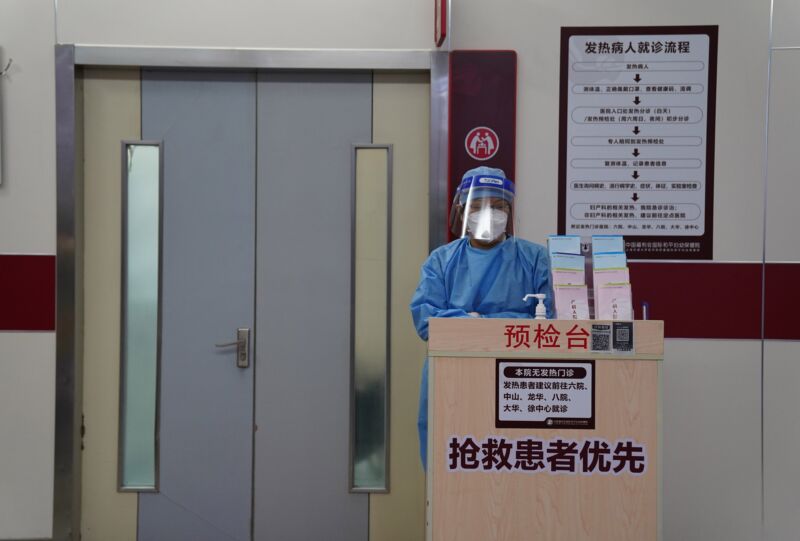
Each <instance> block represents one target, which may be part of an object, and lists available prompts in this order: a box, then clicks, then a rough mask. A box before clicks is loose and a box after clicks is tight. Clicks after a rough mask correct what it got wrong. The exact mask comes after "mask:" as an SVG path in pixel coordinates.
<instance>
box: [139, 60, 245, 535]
mask: <svg viewBox="0 0 800 541" xmlns="http://www.w3.org/2000/svg"><path fill="white" fill-rule="evenodd" d="M255 90H256V88H255V76H254V74H252V73H233V72H188V71H180V72H169V71H144V72H143V73H142V137H143V138H144V139H163V141H164V147H163V152H164V216H163V235H164V239H163V263H162V265H163V269H162V320H163V323H162V330H161V332H162V335H161V384H160V396H161V403H160V423H161V425H160V450H161V454H160V493H158V494H142V495H140V500H139V539H140V540H141V541H149V540H153V541H164V540H167V539H169V540H170V541H182V540H187V541H202V540H206V539H207V540H209V541H210V540H220V539H234V540H239V541H244V540H247V539H250V531H251V501H252V477H251V471H252V470H251V468H252V427H253V370H252V368H247V369H241V368H237V367H236V356H235V354H236V348H235V347H229V348H215V345H214V344H215V343H222V342H231V341H234V340H236V329H237V328H238V327H249V328H251V329H252V328H253V311H254V306H253V298H254V293H255V284H254V280H255V278H254V275H253V269H254V265H255V261H254V242H255V238H254V236H255V113H256V108H255V105H256V96H255Z"/></svg>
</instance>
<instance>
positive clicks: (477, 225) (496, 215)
mask: <svg viewBox="0 0 800 541" xmlns="http://www.w3.org/2000/svg"><path fill="white" fill-rule="evenodd" d="M507 223H508V213H506V212H503V211H502V210H497V209H492V208H487V209H483V210H481V211H479V212H473V213H471V214H470V215H469V216H468V217H467V229H468V230H469V232H470V233H472V237H473V238H475V239H477V240H482V241H485V242H491V241H493V240H495V239H497V238H498V237H499V236H500V235H502V234H503V233H505V232H506V224H507Z"/></svg>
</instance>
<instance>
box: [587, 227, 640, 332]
mask: <svg viewBox="0 0 800 541" xmlns="http://www.w3.org/2000/svg"><path fill="white" fill-rule="evenodd" d="M592 263H593V272H592V275H593V276H592V278H593V283H594V313H595V319H611V320H632V319H633V302H632V297H631V279H630V272H629V270H628V261H627V258H626V256H625V245H624V242H623V239H622V237H621V236H619V235H595V236H592Z"/></svg>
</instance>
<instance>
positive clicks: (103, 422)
mask: <svg viewBox="0 0 800 541" xmlns="http://www.w3.org/2000/svg"><path fill="white" fill-rule="evenodd" d="M139 89H140V86H139V71H138V70H124V71H123V70H86V71H85V73H84V134H85V135H84V137H85V138H84V143H85V155H84V159H85V162H84V167H85V181H84V182H85V201H84V243H85V244H84V269H85V270H84V286H85V289H84V299H83V300H84V318H85V320H84V321H85V328H84V366H83V369H84V388H83V411H84V416H85V417H84V422H85V425H86V435H85V438H84V446H85V448H84V451H83V475H82V481H83V497H82V507H83V512H82V515H83V517H82V518H83V520H82V525H81V530H82V536H83V539H84V540H85V541H126V540H130V541H133V540H135V539H136V511H137V498H136V495H135V494H120V493H118V492H117V436H118V432H117V430H118V420H119V419H118V418H119V363H120V360H119V345H120V249H121V248H120V227H121V214H120V210H121V199H120V197H121V182H122V179H121V163H120V159H121V158H120V152H121V151H120V141H121V140H123V139H138V138H139V137H140V133H141V127H140V121H139V118H140V90H139Z"/></svg>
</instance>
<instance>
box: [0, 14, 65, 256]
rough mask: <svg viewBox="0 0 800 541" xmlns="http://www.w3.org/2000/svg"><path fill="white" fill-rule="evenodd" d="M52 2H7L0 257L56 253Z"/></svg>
mask: <svg viewBox="0 0 800 541" xmlns="http://www.w3.org/2000/svg"><path fill="white" fill-rule="evenodd" d="M54 27H55V20H54V18H53V2H52V1H50V2H48V1H45V0H2V3H0V52H1V53H2V54H0V63H2V65H3V66H5V64H6V62H7V61H8V58H9V57H11V58H13V59H14V63H13V64H12V66H11V70H10V72H9V73H8V74H7V76H6V77H5V78H3V79H1V80H0V95H1V96H2V98H0V102H1V103H2V119H3V121H2V122H3V125H2V129H3V184H2V186H0V253H39V254H54V253H55V251H56V192H55V171H56V153H55V150H56V133H55V75H54V71H53V70H54V61H53V45H54V43H55V36H54Z"/></svg>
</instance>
